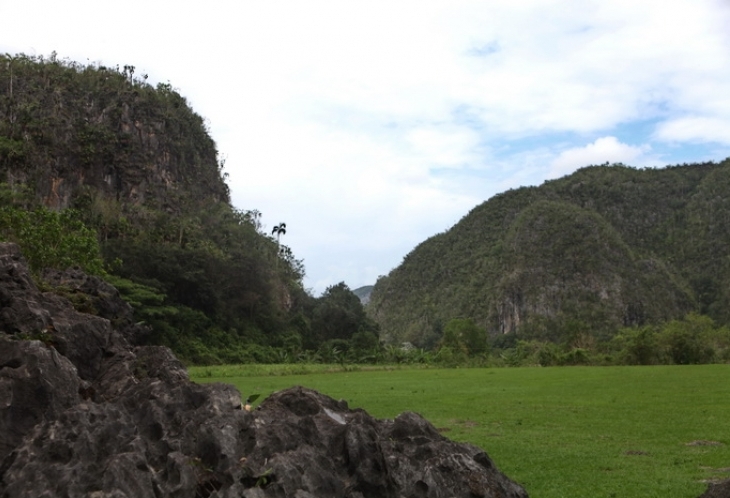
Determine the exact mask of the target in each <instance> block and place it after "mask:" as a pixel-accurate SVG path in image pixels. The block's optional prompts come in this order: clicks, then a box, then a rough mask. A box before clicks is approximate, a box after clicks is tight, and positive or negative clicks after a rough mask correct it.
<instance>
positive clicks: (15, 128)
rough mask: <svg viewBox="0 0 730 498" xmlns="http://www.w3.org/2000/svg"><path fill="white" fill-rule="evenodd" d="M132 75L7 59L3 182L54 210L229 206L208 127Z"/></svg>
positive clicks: (167, 93)
mask: <svg viewBox="0 0 730 498" xmlns="http://www.w3.org/2000/svg"><path fill="white" fill-rule="evenodd" d="M133 74H134V69H133V68H130V67H125V69H124V71H123V72H120V71H118V70H114V69H109V68H104V67H96V66H88V67H85V66H81V65H77V64H75V63H71V62H62V61H59V60H57V59H55V58H51V59H48V60H44V59H42V58H29V57H25V56H16V57H9V56H0V181H5V182H8V183H9V184H11V185H18V184H25V185H27V186H29V187H30V188H31V189H32V190H34V193H35V195H36V197H38V198H40V199H42V200H43V203H44V204H45V205H46V206H48V207H51V208H54V209H61V208H66V207H69V206H70V205H72V204H73V203H74V201H75V200H76V199H77V198H79V197H80V196H83V195H101V196H103V197H105V198H110V199H114V200H116V201H121V202H123V203H125V204H131V205H144V204H149V205H151V206H153V207H156V208H163V209H166V210H172V211H176V210H178V209H180V206H181V205H182V204H185V203H191V202H193V203H201V202H208V201H214V202H215V201H227V200H228V188H227V186H226V185H225V183H224V182H223V180H222V178H221V173H220V165H219V163H218V159H217V151H216V149H215V143H214V142H213V140H212V139H211V138H210V136H209V135H208V134H207V132H206V131H205V126H204V122H203V119H202V118H201V117H200V116H198V115H197V114H195V113H194V112H193V111H192V109H190V107H189V106H188V104H187V102H186V101H185V99H184V98H183V97H181V96H180V95H179V94H178V93H177V92H176V91H174V90H173V89H172V87H170V86H169V85H158V87H157V88H156V89H155V88H153V87H151V86H150V85H148V84H146V83H145V82H144V81H143V79H135V78H134V77H133Z"/></svg>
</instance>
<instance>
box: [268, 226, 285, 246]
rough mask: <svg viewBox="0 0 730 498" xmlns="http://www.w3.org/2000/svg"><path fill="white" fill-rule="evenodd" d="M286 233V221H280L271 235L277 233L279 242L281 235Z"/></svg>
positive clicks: (277, 241)
mask: <svg viewBox="0 0 730 498" xmlns="http://www.w3.org/2000/svg"><path fill="white" fill-rule="evenodd" d="M285 233H286V223H279V224H278V225H276V226H275V227H274V229H273V230H271V235H276V243H277V244H278V243H279V237H281V236H282V235H284V234H285Z"/></svg>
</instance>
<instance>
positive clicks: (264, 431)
mask: <svg viewBox="0 0 730 498" xmlns="http://www.w3.org/2000/svg"><path fill="white" fill-rule="evenodd" d="M49 278H50V279H51V280H54V279H55V280H54V282H55V284H54V285H58V284H59V283H62V284H63V286H64V287H65V288H66V289H74V288H77V289H81V288H83V289H84V293H85V294H86V295H90V296H96V297H97V298H98V299H100V300H101V301H104V300H105V296H106V297H107V298H109V299H110V300H111V302H110V303H102V302H97V303H96V304H95V307H96V308H97V309H99V310H101V309H106V310H107V316H109V317H111V319H112V320H115V319H116V318H119V317H120V316H122V315H124V313H123V312H122V311H121V310H122V308H123V306H122V307H120V305H119V303H117V304H116V305H115V304H114V303H113V301H114V299H115V297H114V296H115V295H114V293H113V292H111V291H110V290H109V289H108V288H105V287H103V285H102V284H103V282H101V281H99V282H96V281H95V280H94V279H88V278H85V277H84V276H82V275H81V274H79V273H78V272H76V273H74V272H71V273H67V274H56V275H54V276H51V277H49ZM95 282H96V283H95ZM97 284H98V285H97ZM0 306H1V307H2V308H1V311H0V462H1V463H0V496H3V497H7V498H16V497H18V498H20V497H28V498H30V497H44V496H45V497H55V496H69V497H76V496H79V497H81V496H83V497H90V498H102V497H103V498H123V497H130V498H131V497H135V498H136V497H140V498H146V497H149V498H159V497H168V496H169V497H176V498H184V497H190V498H198V497H221V498H222V497H227V498H228V497H230V498H232V497H247V498H258V497H296V498H311V497H351V498H365V497H379V498H381V497H386V498H387V497H393V498H396V497H431V498H438V497H465V498H466V497H505V498H507V497H515V498H516V497H526V496H527V494H526V493H525V491H524V490H523V489H522V488H521V487H520V486H519V485H517V484H515V483H514V482H512V481H510V480H509V479H508V478H507V477H505V476H504V475H503V474H501V473H500V472H499V471H498V470H497V468H496V467H495V465H494V463H493V462H492V461H491V459H490V458H489V457H488V456H487V455H486V453H484V451H483V450H481V449H479V448H477V447H475V446H472V445H468V444H458V443H455V442H452V441H449V440H448V439H446V438H444V437H443V436H441V435H440V434H439V433H438V432H437V431H436V430H435V429H434V428H433V426H432V425H431V424H430V423H428V422H427V421H426V420H424V419H423V418H422V417H420V416H419V415H417V414H415V413H403V414H401V415H400V416H398V417H397V418H395V419H394V420H377V419H374V418H372V417H371V416H369V415H368V414H367V413H366V412H365V411H363V410H351V409H349V408H348V406H347V404H346V403H345V402H344V401H335V400H333V399H331V398H329V397H327V396H324V395H322V394H320V393H317V392H315V391H312V390H309V389H305V388H302V387H295V388H291V389H288V390H285V391H282V392H279V393H275V394H273V395H272V396H270V397H269V398H268V399H266V400H265V401H264V402H263V403H262V404H261V405H260V406H259V407H258V408H257V409H255V410H254V411H253V412H248V411H246V410H243V409H241V408H242V407H241V398H240V393H239V392H238V391H237V390H236V389H235V388H233V387H232V386H229V385H225V384H208V385H198V384H194V383H192V382H190V381H189V380H188V377H187V372H186V370H185V368H184V366H183V365H182V364H181V363H180V362H179V361H178V360H177V359H176V358H175V357H174V355H172V353H171V352H170V351H169V350H168V349H166V348H162V347H139V346H138V347H134V346H132V345H131V344H130V341H129V337H128V336H127V335H125V334H123V333H121V332H120V331H119V330H118V329H117V328H115V326H113V325H112V321H110V319H109V318H104V317H101V316H94V315H90V314H85V313H81V312H79V311H77V310H76V309H74V307H73V306H72V305H71V303H70V302H69V301H68V300H67V299H65V298H62V297H59V296H58V295H56V294H52V293H48V292H46V293H42V292H40V291H39V290H38V289H37V287H36V286H35V284H34V283H33V281H32V279H31V278H30V276H29V275H28V272H27V269H26V267H25V265H24V262H23V259H22V257H21V255H20V253H19V251H18V248H17V247H16V246H14V245H11V244H0ZM114 310H116V311H114ZM115 317H116V318H115ZM122 322H124V320H122Z"/></svg>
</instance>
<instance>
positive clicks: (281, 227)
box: [271, 223, 286, 268]
mask: <svg viewBox="0 0 730 498" xmlns="http://www.w3.org/2000/svg"><path fill="white" fill-rule="evenodd" d="M285 233H286V223H279V224H278V225H276V226H275V227H274V229H273V230H271V235H276V247H277V251H276V252H277V255H276V256H277V257H276V267H277V268H279V256H281V244H280V243H279V238H280V237H281V236H282V235H284V234H285Z"/></svg>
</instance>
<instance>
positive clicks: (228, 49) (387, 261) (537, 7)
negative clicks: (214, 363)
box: [0, 0, 730, 295]
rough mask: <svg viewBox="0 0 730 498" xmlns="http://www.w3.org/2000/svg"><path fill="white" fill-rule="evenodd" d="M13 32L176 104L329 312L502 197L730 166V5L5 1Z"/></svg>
mask: <svg viewBox="0 0 730 498" xmlns="http://www.w3.org/2000/svg"><path fill="white" fill-rule="evenodd" d="M0 19H1V20H2V22H1V23H0V52H8V53H19V52H23V53H26V54H30V55H44V56H48V55H50V53H51V52H52V51H56V52H57V53H58V56H59V58H69V59H72V60H75V61H77V62H81V63H102V64H105V65H110V66H113V65H116V64H119V65H120V66H123V65H127V64H129V65H134V66H135V67H136V74H143V73H146V74H148V75H149V80H148V81H149V82H151V83H152V84H156V83H158V82H163V83H167V82H169V83H171V84H172V86H173V87H175V88H177V89H178V91H179V92H180V93H181V94H182V95H183V96H185V97H186V98H187V99H188V101H189V102H190V104H191V105H192V107H193V109H194V110H195V111H196V112H197V113H198V114H200V115H201V116H203V117H204V118H206V119H207V120H208V123H209V127H210V131H211V134H212V136H213V139H214V140H215V141H216V142H217V144H218V150H219V153H220V156H221V158H222V159H225V171H226V172H227V173H228V174H229V175H230V176H229V178H228V184H229V186H230V188H231V196H232V201H233V204H234V206H236V207H237V208H240V209H244V210H245V209H258V210H259V211H261V212H262V213H263V223H264V224H265V226H266V227H267V229H268V230H269V231H270V230H271V228H272V227H273V226H274V225H277V224H279V223H280V222H285V223H286V224H287V233H286V235H284V236H283V237H282V243H285V244H287V245H288V246H289V247H291V249H292V250H293V252H294V254H295V255H296V256H297V257H298V258H300V259H304V264H305V267H306V270H307V277H306V279H305V286H306V287H307V288H309V289H311V290H312V291H313V292H314V294H315V295H317V294H319V293H320V292H321V291H323V290H324V289H325V288H326V287H327V286H328V285H333V284H336V283H338V282H341V281H344V282H346V283H347V284H348V285H349V286H350V287H351V288H353V289H354V288H357V287H359V286H361V285H366V284H372V283H374V282H375V280H376V279H377V277H378V275H385V274H387V273H388V272H389V271H390V270H391V269H393V268H394V267H396V266H397V265H398V264H399V263H400V262H401V260H402V259H403V257H404V256H405V255H406V254H407V253H408V252H409V251H411V250H412V249H413V248H414V247H415V246H416V245H417V244H419V243H420V242H422V241H424V240H425V239H427V238H428V237H430V236H432V235H434V234H436V233H438V232H442V231H444V230H447V229H448V228H450V227H451V226H453V225H454V224H455V223H456V222H458V221H459V219H460V218H461V217H463V216H464V215H465V214H466V213H467V212H468V211H469V210H470V209H471V208H473V207H474V206H476V205H478V204H480V203H482V202H483V201H485V200H487V199H489V198H490V197H491V196H493V195H495V194H497V193H500V192H503V191H505V190H507V189H510V188H517V187H520V186H524V185H539V184H541V183H542V182H544V181H545V180H547V179H551V178H557V177H560V176H563V175H566V174H569V173H571V172H573V171H575V170H576V169H577V168H579V167H582V166H586V165H589V164H602V163H605V162H607V161H608V162H611V163H613V162H623V163H624V164H628V165H632V166H639V167H645V166H650V167H654V166H664V165H667V164H679V163H684V162H696V161H705V160H715V161H719V160H722V159H724V158H726V157H728V156H730V1H728V0H723V1H714V0H657V1H653V0H630V1H629V0H626V1H624V0H598V1H590V0H577V1H557V0H504V1H502V0H480V1H469V0H443V1H441V0H415V1H410V0H402V1H399V0H384V1H381V0H333V1H322V0H286V1H285V0H256V1H254V0H236V1H233V0H226V1H222V0H221V1H218V0H208V1H206V2H200V1H199V2H193V1H185V0H177V1H172V0H145V1H140V0H126V1H124V2H107V1H100V0H92V1H81V0H63V1H61V0H22V1H18V0H0Z"/></svg>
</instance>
